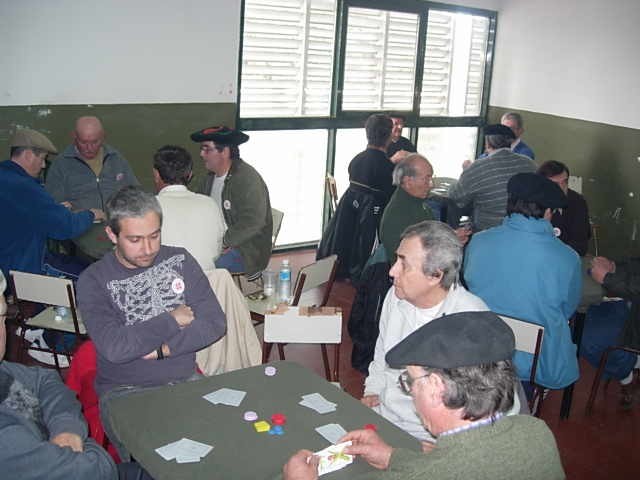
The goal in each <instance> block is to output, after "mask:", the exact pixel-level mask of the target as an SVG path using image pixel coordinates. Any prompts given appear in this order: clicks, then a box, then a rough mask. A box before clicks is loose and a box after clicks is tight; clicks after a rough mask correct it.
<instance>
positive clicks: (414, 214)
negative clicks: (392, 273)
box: [380, 187, 433, 261]
mask: <svg viewBox="0 0 640 480" xmlns="http://www.w3.org/2000/svg"><path fill="white" fill-rule="evenodd" d="M423 220H433V212H432V211H431V207H429V205H427V204H426V201H425V199H424V198H417V197H414V196H411V195H409V194H408V193H407V192H405V191H404V190H403V189H402V187H398V188H396V191H395V192H394V193H393V195H392V196H391V200H389V203H388V204H387V206H386V207H385V209H384V213H383V214H382V220H381V221H380V242H381V243H382V244H383V245H384V248H385V250H386V251H387V255H388V256H389V259H390V260H391V261H393V260H394V259H395V257H396V250H397V249H398V245H400V235H401V234H402V232H403V231H404V230H405V228H407V227H408V226H410V225H415V224H416V223H419V222H422V221H423Z"/></svg>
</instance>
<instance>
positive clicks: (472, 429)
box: [283, 312, 565, 480]
mask: <svg viewBox="0 0 640 480" xmlns="http://www.w3.org/2000/svg"><path fill="white" fill-rule="evenodd" d="M514 347H515V338H514V336H513V332H512V331H511V329H510V328H509V326H507V324H506V323H504V321H503V320H502V319H500V317H498V316H497V315H496V314H495V313H492V312H460V313H454V314H452V315H445V316H443V317H440V318H436V319H435V320H432V321H431V322H429V323H427V324H425V325H423V326H422V327H420V328H419V329H418V330H416V331H415V332H413V333H412V334H411V335H409V336H408V337H406V338H405V339H404V340H402V341H401V342H400V343H399V344H397V345H396V346H395V347H393V348H392V349H391V350H389V352H387V355H386V361H387V363H388V364H389V366H390V367H392V368H401V367H406V370H405V371H404V372H402V373H401V374H400V377H399V378H398V384H399V388H401V389H402V391H403V392H404V393H406V394H407V395H411V397H412V398H413V403H414V405H415V408H416V411H417V414H418V416H419V417H420V419H421V420H422V422H423V424H424V426H425V427H426V428H427V429H428V430H429V431H430V432H431V433H432V434H434V435H435V436H436V437H437V438H438V443H437V444H436V445H435V447H433V448H432V449H430V451H428V452H427V453H419V452H414V451H410V450H404V449H401V448H398V449H394V448H392V447H391V446H390V445H387V444H386V443H385V442H384V441H383V440H382V439H381V438H380V437H379V436H378V434H377V433H375V432H373V431H371V430H355V431H353V432H350V433H347V434H346V435H345V436H344V437H342V438H341V439H340V440H339V441H340V442H347V441H350V442H351V445H350V446H347V447H346V448H345V449H344V453H346V454H350V455H356V456H360V457H361V458H362V459H363V460H364V461H366V462H367V463H369V464H370V465H371V466H373V467H374V468H375V469H377V471H373V472H367V473H366V474H364V475H362V476H355V475H354V476H353V478H367V479H369V480H371V479H380V480H392V479H393V480H411V479H416V480H417V479H438V480H449V479H450V480H454V479H460V478H473V479H475V480H511V479H518V480H538V479H545V480H561V479H564V478H565V474H564V470H563V468H562V463H561V462H560V455H559V454H558V448H557V446H556V442H555V439H554V438H553V434H552V433H551V431H550V430H549V428H548V427H547V426H546V425H545V423H544V422H543V421H542V420H540V419H538V418H534V417H531V416H528V415H514V416H511V417H507V416H505V413H506V412H507V411H508V410H509V409H510V408H511V405H512V404H513V382H514V379H515V372H514V370H513V366H512V364H511V357H512V356H513V351H514ZM317 467H318V457H316V456H315V455H313V453H312V452H310V451H309V450H300V451H299V452H298V453H296V454H295V455H294V456H293V457H291V459H290V460H289V462H288V463H287V464H286V465H285V466H284V470H283V476H284V480H305V479H309V480H315V479H316V478H318V472H317ZM347 468H349V467H347Z"/></svg>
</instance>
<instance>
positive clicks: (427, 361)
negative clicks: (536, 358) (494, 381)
mask: <svg viewBox="0 0 640 480" xmlns="http://www.w3.org/2000/svg"><path fill="white" fill-rule="evenodd" d="M514 349H515V337H514V336H513V332H512V331H511V328H509V326H508V325H507V324H506V323H505V322H504V321H502V319H501V318H500V317H498V316H497V315H496V314H495V313H492V312H461V313H454V314H452V315H445V316H443V317H440V318H436V319H435V320H432V321H431V322H429V323H427V324H426V325H423V326H422V327H420V328H419V329H418V330H416V331H415V332H413V333H412V334H411V335H409V336H408V337H407V338H405V339H404V340H402V341H401V342H400V343H399V344H397V345H396V346H395V347H393V348H392V349H391V350H389V352H388V353H387V356H386V360H387V363H388V364H389V366H390V367H391V368H402V367H405V366H406V365H419V366H422V367H431V368H457V367H470V366H473V365H480V364H482V363H491V362H497V361H500V360H510V359H511V357H512V356H513V351H514Z"/></svg>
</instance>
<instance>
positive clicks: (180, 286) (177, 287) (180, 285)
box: [171, 278, 184, 295]
mask: <svg viewBox="0 0 640 480" xmlns="http://www.w3.org/2000/svg"><path fill="white" fill-rule="evenodd" d="M171 290H173V293H177V294H178V295H180V294H181V293H182V292H184V281H183V280H182V279H181V278H174V279H173V282H171Z"/></svg>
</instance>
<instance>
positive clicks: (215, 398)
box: [202, 388, 247, 407]
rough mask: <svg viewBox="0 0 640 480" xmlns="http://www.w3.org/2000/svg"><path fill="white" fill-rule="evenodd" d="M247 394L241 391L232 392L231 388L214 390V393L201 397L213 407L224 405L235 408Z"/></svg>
mask: <svg viewBox="0 0 640 480" xmlns="http://www.w3.org/2000/svg"><path fill="white" fill-rule="evenodd" d="M246 394H247V392H243V391H242V390H234V389H232V388H221V389H220V390H216V391H215V392H211V393H207V394H206V395H203V396H202V398H204V399H205V400H208V401H209V402H211V403H213V404H214V405H218V404H219V403H222V404H224V405H230V406H232V407H237V406H238V405H240V403H242V400H243V399H244V397H245V395H246Z"/></svg>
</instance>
